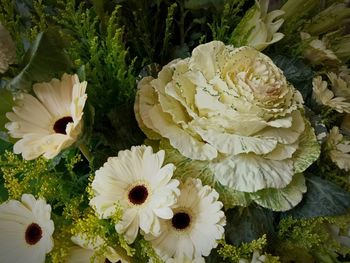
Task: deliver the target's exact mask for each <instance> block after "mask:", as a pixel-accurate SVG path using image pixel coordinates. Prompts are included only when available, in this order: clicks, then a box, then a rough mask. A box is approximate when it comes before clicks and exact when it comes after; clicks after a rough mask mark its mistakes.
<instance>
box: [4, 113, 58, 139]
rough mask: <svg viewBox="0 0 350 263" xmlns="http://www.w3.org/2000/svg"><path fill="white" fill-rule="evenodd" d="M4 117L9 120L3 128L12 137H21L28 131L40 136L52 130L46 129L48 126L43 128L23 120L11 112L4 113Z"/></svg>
mask: <svg viewBox="0 0 350 263" xmlns="http://www.w3.org/2000/svg"><path fill="white" fill-rule="evenodd" d="M6 117H7V118H8V119H9V120H11V122H8V123H6V124H5V128H6V129H7V130H8V131H9V133H10V135H11V137H13V138H22V137H23V136H24V135H26V134H28V133H34V134H41V135H42V136H46V135H49V134H51V133H52V131H51V130H50V129H48V128H49V127H46V129H45V128H43V127H41V126H38V125H36V124H34V123H31V122H27V121H24V120H22V119H21V118H19V117H18V116H17V115H16V114H15V113H13V112H8V113H6Z"/></svg>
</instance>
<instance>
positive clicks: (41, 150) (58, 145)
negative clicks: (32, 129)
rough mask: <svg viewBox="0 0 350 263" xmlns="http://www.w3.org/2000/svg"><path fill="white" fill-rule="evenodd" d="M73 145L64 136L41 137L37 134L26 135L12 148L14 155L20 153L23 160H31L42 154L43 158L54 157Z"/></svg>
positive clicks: (71, 141)
mask: <svg viewBox="0 0 350 263" xmlns="http://www.w3.org/2000/svg"><path fill="white" fill-rule="evenodd" d="M72 143H74V141H73V140H71V139H70V138H69V137H68V136H66V135H64V134H52V135H48V136H44V137H43V136H42V135H40V134H39V135H37V134H27V135H25V136H24V137H23V138H22V139H21V140H19V141H17V142H16V143H15V145H14V146H13V151H14V153H16V154H19V153H22V156H23V158H24V159H25V160H33V159H35V158H38V157H39V156H40V155H42V154H44V157H45V158H48V159H51V158H53V157H55V156H56V155H57V154H58V153H59V152H60V151H61V150H62V149H63V148H66V147H68V146H69V145H71V144H72Z"/></svg>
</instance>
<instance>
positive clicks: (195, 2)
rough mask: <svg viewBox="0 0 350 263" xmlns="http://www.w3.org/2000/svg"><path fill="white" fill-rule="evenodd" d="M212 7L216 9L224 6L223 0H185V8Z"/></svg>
mask: <svg viewBox="0 0 350 263" xmlns="http://www.w3.org/2000/svg"><path fill="white" fill-rule="evenodd" d="M210 7H214V8H215V9H216V10H222V9H223V8H224V0H186V1H185V8H187V9H190V10H198V9H208V8H210Z"/></svg>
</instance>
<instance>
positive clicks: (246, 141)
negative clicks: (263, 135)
mask: <svg viewBox="0 0 350 263" xmlns="http://www.w3.org/2000/svg"><path fill="white" fill-rule="evenodd" d="M196 131H197V132H198V134H199V135H200V136H201V137H202V138H203V140H204V141H206V142H208V143H209V144H211V145H212V146H214V147H215V148H216V149H217V150H218V151H219V152H221V153H225V154H232V155H236V154H240V153H249V152H253V153H256V154H267V153H269V152H271V151H273V150H274V149H275V148H276V146H277V141H276V140H273V139H260V138H255V137H247V136H240V135H236V134H229V133H225V132H217V131H215V130H203V129H197V130H196Z"/></svg>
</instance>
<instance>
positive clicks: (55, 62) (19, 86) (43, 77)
mask: <svg viewBox="0 0 350 263" xmlns="http://www.w3.org/2000/svg"><path fill="white" fill-rule="evenodd" d="M63 48H64V44H63V41H62V39H61V37H60V35H59V30H58V29H57V28H56V29H54V28H51V29H50V30H47V31H45V32H41V33H39V34H38V36H37V38H36V39H35V41H34V42H33V43H32V45H31V47H30V49H29V50H28V51H27V52H26V54H25V57H24V60H23V63H22V64H23V68H22V70H21V71H20V73H19V74H18V75H17V76H16V77H15V78H13V79H12V80H11V81H10V82H9V83H8V87H9V89H11V90H12V91H23V90H27V91H28V90H30V89H31V87H32V84H33V83H35V82H45V81H50V80H51V79H52V78H53V77H58V78H60V77H61V75H62V74H63V73H64V72H69V70H70V67H71V62H70V60H69V58H68V57H67V55H66V54H65V53H64V51H63Z"/></svg>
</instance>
